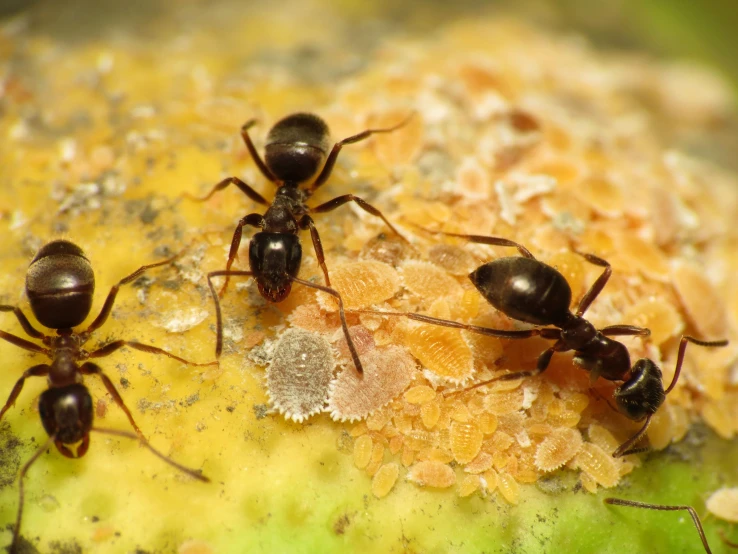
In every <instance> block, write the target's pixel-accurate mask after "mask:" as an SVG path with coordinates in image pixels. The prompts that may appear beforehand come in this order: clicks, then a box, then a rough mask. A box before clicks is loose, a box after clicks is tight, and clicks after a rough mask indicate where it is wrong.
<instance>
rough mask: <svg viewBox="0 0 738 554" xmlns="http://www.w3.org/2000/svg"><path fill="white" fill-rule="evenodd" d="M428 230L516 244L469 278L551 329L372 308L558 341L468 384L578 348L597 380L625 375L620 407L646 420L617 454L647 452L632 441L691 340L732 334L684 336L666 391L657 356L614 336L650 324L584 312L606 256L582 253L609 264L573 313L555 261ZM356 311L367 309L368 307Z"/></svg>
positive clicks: (511, 310) (503, 305) (510, 312)
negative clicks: (636, 351)
mask: <svg viewBox="0 0 738 554" xmlns="http://www.w3.org/2000/svg"><path fill="white" fill-rule="evenodd" d="M429 232H430V233H432V234H441V235H446V236H450V237H458V238H462V239H466V240H468V241H470V242H474V243H479V244H488V245H492V246H509V247H514V248H517V250H518V252H520V254H521V256H510V257H504V258H498V259H496V260H493V261H491V262H487V263H485V264H483V265H481V266H480V267H478V268H477V269H476V270H474V271H473V272H472V273H470V274H469V279H471V282H472V283H473V284H474V286H475V287H477V289H478V290H479V292H480V293H482V296H484V297H485V299H486V300H487V301H488V302H489V303H490V304H492V306H494V307H495V308H497V309H498V310H499V311H501V312H502V313H504V314H505V315H507V316H508V317H511V318H512V319H517V320H519V321H524V322H526V323H532V324H534V325H551V326H552V327H543V328H540V327H539V328H533V329H525V330H514V331H505V330H500V329H490V328H488V327H480V326H477V325H468V324H464V323H458V322H456V321H449V320H445V319H439V318H435V317H431V316H425V315H421V314H415V313H409V312H374V313H381V314H383V315H401V316H405V317H407V318H409V319H413V320H415V321H420V322H423V323H430V324H433V325H442V326H444V327H452V328H454V329H464V330H466V331H471V332H474V333H479V334H482V335H487V336H492V337H498V338H505V339H525V338H529V337H536V336H540V337H542V338H544V339H549V340H554V341H556V342H555V343H554V344H553V345H552V346H551V347H550V348H548V349H547V350H544V351H543V353H541V355H540V356H539V357H538V362H537V364H536V369H535V370H532V371H518V372H514V373H509V374H507V375H503V376H500V377H495V378H493V379H489V380H486V381H482V382H480V383H477V384H475V385H473V386H472V387H470V388H477V387H482V386H484V385H487V384H489V383H492V382H494V381H508V380H513V379H520V378H523V377H532V376H535V375H539V374H541V373H543V372H544V371H546V368H547V367H548V365H549V363H550V362H551V358H552V357H553V355H554V353H555V352H566V351H569V350H573V351H574V363H575V364H577V365H578V366H579V367H581V368H582V369H585V370H587V371H589V372H590V375H591V377H592V381H593V382H594V381H595V380H596V379H597V377H603V378H604V379H607V380H608V381H623V383H622V385H620V386H619V387H617V388H616V389H615V391H614V392H613V397H614V399H615V402H616V405H617V410H618V411H619V412H620V413H622V414H623V415H625V416H626V417H628V418H629V419H632V420H634V421H640V420H643V419H645V422H644V424H643V426H642V427H641V428H640V429H639V430H638V432H637V433H636V434H635V435H633V436H632V437H631V438H629V439H628V440H626V441H625V442H624V443H623V444H621V445H620V446H619V447H618V448H617V450H615V452H613V456H614V457H616V458H618V457H621V456H624V455H626V454H633V453H635V452H639V451H641V450H631V447H632V446H633V445H634V444H636V443H637V442H638V441H639V440H640V439H641V437H642V436H643V435H644V433H645V432H646V430H647V429H648V426H649V424H650V423H651V418H652V416H653V415H654V414H655V413H656V412H657V411H658V409H659V408H660V407H661V405H662V404H663V403H664V400H665V399H666V395H667V394H669V392H671V390H672V389H673V388H674V386H675V385H676V382H677V379H678V378H679V373H680V371H681V367H682V362H683V360H684V353H685V350H686V347H687V343H688V342H692V343H694V344H698V345H700V346H713V347H715V346H725V345H727V344H728V341H726V340H721V341H702V340H698V339H695V338H693V337H689V336H683V337H682V339H681V342H680V344H679V352H678V356H677V363H676V369H675V372H674V378H673V379H672V382H671V384H670V385H669V387H668V388H667V389H666V390H664V384H663V382H662V378H661V377H662V376H661V370H660V369H659V367H658V366H657V365H656V364H655V363H654V362H653V361H652V360H649V359H647V358H643V359H640V360H638V361H637V362H636V363H635V364H634V365H633V366H632V367H631V364H630V354H629V353H628V349H627V348H626V347H625V345H624V344H623V343H621V342H618V341H616V340H613V339H611V338H610V337H613V336H625V335H630V336H634V335H635V336H648V335H649V334H650V331H649V330H648V329H645V328H643V327H636V326H633V325H611V326H609V327H603V328H602V329H599V330H598V329H596V328H595V327H594V325H592V323H590V322H589V321H588V320H586V319H585V318H584V313H585V312H586V311H587V309H588V308H589V306H590V305H591V304H592V302H593V301H594V300H595V299H596V298H597V296H598V295H599V294H600V292H602V289H603V288H604V287H605V285H606V284H607V281H608V280H609V279H610V276H611V274H612V268H611V267H610V264H609V263H608V262H607V261H605V260H603V259H602V258H599V257H597V256H594V255H592V254H585V253H579V254H580V255H581V256H583V257H584V259H586V260H587V261H588V262H590V263H592V264H595V265H597V266H600V267H603V268H604V270H603V271H602V274H601V275H600V276H599V277H598V278H597V280H596V281H595V282H594V283H593V284H592V286H591V287H590V288H589V290H588V291H587V292H586V294H585V295H584V296H583V297H582V299H581V300H580V302H579V306H578V307H577V311H576V313H572V312H571V310H570V309H569V306H570V304H571V298H572V291H571V287H570V286H569V283H568V282H567V281H566V278H565V277H564V276H563V275H562V274H561V273H559V272H558V271H557V270H556V269H554V268H553V267H551V266H550V265H547V264H545V263H543V262H541V261H539V260H537V259H536V258H535V257H534V256H533V254H531V253H530V251H529V250H528V249H527V248H525V247H524V246H523V245H521V244H519V243H517V242H515V241H512V240H509V239H505V238H501V237H488V236H481V235H463V234H456V233H442V232H438V231H429ZM356 311H357V312H361V311H362V310H356ZM464 390H469V389H464Z"/></svg>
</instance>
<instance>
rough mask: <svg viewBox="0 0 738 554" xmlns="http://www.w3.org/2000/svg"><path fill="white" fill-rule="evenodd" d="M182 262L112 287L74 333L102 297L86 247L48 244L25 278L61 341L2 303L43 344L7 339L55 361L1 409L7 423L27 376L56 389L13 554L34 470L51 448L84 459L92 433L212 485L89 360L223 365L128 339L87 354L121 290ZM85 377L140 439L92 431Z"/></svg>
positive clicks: (31, 372)
mask: <svg viewBox="0 0 738 554" xmlns="http://www.w3.org/2000/svg"><path fill="white" fill-rule="evenodd" d="M177 257H178V256H174V257H172V258H169V259H166V260H164V261H161V262H157V263H153V264H149V265H145V266H142V267H140V268H139V269H137V270H136V271H134V272H133V273H131V274H130V275H128V276H127V277H125V278H123V279H121V280H120V281H119V282H118V284H116V285H115V286H113V287H112V288H111V289H110V292H109V293H108V296H107V298H106V299H105V303H104V304H103V307H102V309H101V310H100V313H99V315H98V316H97V317H96V318H95V320H94V321H93V322H92V323H91V324H90V326H89V327H88V328H87V329H86V330H85V331H74V330H73V327H75V326H77V325H80V324H81V323H82V322H83V321H84V320H85V319H86V318H87V316H88V315H89V313H90V309H91V307H92V297H93V294H94V291H95V275H94V273H93V271H92V266H91V264H90V262H89V260H88V259H87V257H86V256H85V254H84V252H83V251H82V249H81V248H80V247H79V246H77V245H76V244H74V243H72V242H69V241H66V240H55V241H53V242H50V243H48V244H46V245H45V246H43V247H42V248H41V249H40V250H39V251H38V253H37V254H36V257H35V258H33V260H32V261H31V264H30V266H29V267H28V272H27V274H26V295H27V296H28V300H29V302H30V304H31V311H32V312H33V315H34V316H35V317H36V319H37V320H38V322H39V323H40V324H41V325H43V326H44V327H47V328H49V329H53V330H55V331H56V335H45V334H44V333H42V332H41V331H39V330H37V329H36V328H35V327H33V325H32V324H31V323H30V322H29V321H28V318H27V317H26V316H25V314H24V313H23V311H22V310H21V309H20V308H18V307H17V306H10V305H0V311H2V312H13V314H14V315H15V317H16V318H17V319H18V321H19V322H20V325H21V327H22V328H23V330H24V331H25V333H26V334H27V335H28V336H29V337H31V338H34V339H39V340H41V342H42V343H43V346H40V345H38V344H35V343H33V342H31V341H28V340H26V339H24V338H21V337H19V336H16V335H13V334H11V333H7V332H5V331H0V339H3V340H6V341H8V342H9V343H11V344H14V345H15V346H19V347H20V348H23V349H25V350H30V351H31V352H35V353H37V354H44V355H45V356H47V357H48V358H50V359H51V364H38V365H34V366H33V367H30V368H29V369H27V370H26V371H24V372H23V375H22V376H21V378H20V379H18V381H17V382H16V384H15V386H14V387H13V390H12V391H11V392H10V397H9V398H8V401H7V402H6V403H5V405H4V406H3V408H2V410H0V420H2V417H3V415H5V412H7V411H8V409H9V408H10V407H11V406H13V405H14V404H15V401H16V399H17V398H18V396H19V395H20V393H21V390H23V384H24V383H25V380H26V379H27V378H29V377H47V379H48V387H49V388H48V389H47V390H46V391H44V392H43V393H42V394H41V397H40V398H39V414H40V416H41V423H42V424H43V426H44V429H45V430H46V433H47V434H48V435H49V438H48V440H47V441H46V442H45V443H44V444H43V445H42V446H41V447H40V448H39V449H38V450H36V452H35V453H34V454H33V456H31V458H30V459H29V460H28V461H27V462H26V463H25V465H24V466H23V467H22V469H21V471H20V478H19V480H20V484H19V494H20V499H19V503H18V516H17V519H16V522H15V529H14V530H13V542H12V543H11V546H10V552H14V551H15V549H16V545H17V544H18V539H19V537H20V528H21V518H22V515H23V479H24V477H25V475H26V473H27V472H28V470H29V468H30V467H31V465H32V464H33V463H34V462H35V461H36V460H37V459H38V458H39V457H40V456H41V454H42V453H43V452H44V451H45V450H47V449H48V448H49V447H50V446H51V444H52V443H53V444H54V445H55V446H56V448H57V450H58V451H59V452H61V454H62V455H64V456H66V457H67V458H80V457H82V456H84V455H85V453H86V452H87V449H88V447H89V445H90V432H91V431H96V432H98V433H105V434H108V435H115V436H120V437H126V438H131V439H138V440H139V441H140V442H141V444H143V445H144V446H145V447H146V448H148V449H149V450H150V451H151V452H153V453H154V455H156V456H157V457H159V458H161V459H162V460H164V461H165V462H166V463H168V464H169V465H171V466H173V467H175V468H176V469H178V470H179V471H182V472H183V473H186V474H187V475H190V476H191V477H194V478H195V479H198V480H200V481H205V482H209V481H210V480H209V479H208V478H207V477H205V476H204V475H202V474H201V473H200V472H199V471H197V470H194V469H190V468H187V467H185V466H183V465H181V464H179V463H177V462H175V461H174V460H172V459H170V458H169V457H167V456H165V455H164V454H162V453H161V452H159V451H158V450H156V449H154V447H153V446H151V445H150V444H149V442H148V441H147V440H146V438H145V437H144V435H143V432H142V431H141V429H139V427H138V425H137V424H136V422H135V421H134V419H133V415H132V414H131V412H130V410H129V409H128V407H127V406H126V405H125V403H124V402H123V398H122V397H121V396H120V394H119V393H118V391H117V389H116V388H115V385H113V382H112V381H111V380H110V378H109V377H108V376H107V375H106V374H105V373H104V372H103V370H102V369H101V368H100V367H99V366H98V365H97V364H95V363H93V362H91V361H88V360H90V359H94V358H102V357H104V356H108V355H109V354H112V353H113V352H115V351H116V350H119V349H120V348H122V347H124V346H127V347H129V348H133V349H135V350H141V351H143V352H150V353H153V354H163V355H165V356H167V357H169V358H172V359H174V360H177V361H179V362H182V363H184V364H188V365H193V366H207V365H213V364H217V363H218V362H217V361H216V362H209V363H195V362H190V361H188V360H185V359H184V358H180V357H179V356H175V355H174V354H171V353H170V352H167V351H166V350H162V349H161V348H157V347H156V346H150V345H147V344H141V343H139V342H135V341H126V340H116V341H113V342H110V343H108V344H106V345H104V346H101V347H100V348H97V349H96V350H93V351H92V352H89V351H87V350H85V349H84V348H83V346H84V344H85V343H86V342H87V341H88V340H89V339H90V337H91V335H92V333H93V332H94V331H96V330H97V329H99V328H100V327H101V326H102V325H103V324H104V323H105V322H106V321H107V319H108V317H109V316H110V313H111V311H112V309H113V304H114V303H115V299H116V296H117V294H118V290H119V288H120V287H121V286H122V285H125V284H127V283H130V282H131V281H133V280H135V279H136V278H138V277H139V276H140V275H141V274H142V273H144V272H145V271H146V270H148V269H151V268H154V267H159V266H162V265H166V264H169V263H171V262H172V261H173V260H174V259H176V258H177ZM79 362H82V365H79ZM84 375H97V376H98V377H100V379H101V380H102V382H103V384H104V385H105V388H106V389H107V391H108V393H109V394H110V396H112V397H113V400H114V401H115V403H116V404H117V405H118V406H119V407H120V409H121V410H123V412H125V414H126V416H127V417H128V421H129V422H130V424H131V426H132V427H133V429H134V430H135V431H136V433H135V434H134V433H130V432H127V431H121V430H116V429H103V428H100V427H94V426H93V421H92V419H93V404H92V397H91V396H90V393H89V391H88V390H87V387H86V386H85V385H84V384H83V382H82V379H83V376H84ZM74 445H78V446H77V448H76V455H75V454H74V453H73V451H72V449H71V448H70V447H72V446H74Z"/></svg>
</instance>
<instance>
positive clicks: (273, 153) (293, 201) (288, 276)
mask: <svg viewBox="0 0 738 554" xmlns="http://www.w3.org/2000/svg"><path fill="white" fill-rule="evenodd" d="M412 116H413V114H410V116H408V117H407V118H405V120H403V121H401V122H400V123H398V124H397V125H395V126H393V127H388V128H383V129H367V130H365V131H362V132H361V133H358V134H356V135H353V136H350V137H348V138H345V139H343V140H340V141H338V142H337V143H335V144H334V145H333V148H332V149H331V150H330V153H328V147H329V145H330V143H329V130H328V125H326V123H325V122H324V121H323V120H322V119H321V118H319V117H318V116H316V115H313V114H310V113H295V114H292V115H288V116H287V117H285V118H284V119H281V120H280V121H278V122H277V123H276V124H275V125H274V126H273V127H272V128H271V130H270V131H269V133H268V134H267V139H266V147H265V156H264V160H263V161H262V159H261V157H260V156H259V153H258V152H257V151H256V148H255V147H254V144H253V142H252V141H251V137H250V136H249V133H248V131H249V129H250V128H251V127H252V126H253V125H254V124H255V123H256V120H254V119H252V120H250V121H248V122H247V123H246V124H245V125H244V126H243V127H242V128H241V137H242V138H243V141H244V142H245V143H246V148H248V151H249V153H250V154H251V157H252V158H253V160H254V162H255V163H256V166H257V167H258V168H259V171H261V173H262V175H264V177H266V178H267V179H268V180H269V181H271V182H272V183H274V184H275V185H276V186H277V192H276V194H275V196H274V200H273V201H272V202H271V203H270V202H269V201H267V200H266V199H265V198H264V197H263V196H262V195H261V194H259V193H258V192H256V191H255V190H254V189H253V188H251V186H250V185H248V184H246V183H245V182H243V181H242V180H241V179H239V178H238V177H227V178H225V179H223V180H222V181H220V182H219V183H217V184H216V185H215V186H214V187H213V188H212V190H211V191H210V192H209V193H208V194H206V195H205V196H203V197H202V198H195V197H192V196H190V195H188V196H189V197H190V198H191V199H193V200H195V201H198V202H204V201H206V200H208V199H209V198H211V197H212V196H213V195H214V194H215V193H216V192H218V191H220V190H223V189H224V188H226V187H228V186H229V185H236V186H237V187H238V188H239V189H240V190H241V192H243V193H244V194H245V195H246V196H248V197H249V198H250V199H251V200H253V201H254V202H257V203H259V204H262V205H264V206H267V210H266V212H265V213H264V214H263V215H262V214H259V213H252V214H249V215H247V216H245V217H243V218H242V219H241V220H240V221H239V222H238V225H237V226H236V229H235V231H234V232H233V239H232V240H231V248H230V251H229V253H228V263H227V264H226V269H225V270H222V271H213V272H211V273H209V274H208V283H209V285H210V288H211V290H213V291H214V288H213V285H212V283H211V281H210V280H211V278H213V277H219V276H224V277H225V278H226V279H225V282H224V283H223V287H222V288H221V289H220V293H219V296H222V295H223V293H224V292H225V290H226V287H227V286H228V281H229V279H230V277H231V276H238V275H241V276H251V277H254V278H255V279H256V284H257V286H258V288H259V293H260V294H261V295H262V296H263V297H264V298H266V299H267V300H269V301H270V302H281V301H282V300H284V299H285V298H287V296H288V295H289V293H290V289H291V287H292V283H299V284H301V285H304V286H306V287H311V288H314V289H318V290H321V291H323V292H326V293H328V294H330V295H332V296H333V297H335V298H336V299H337V301H338V308H339V316H340V318H341V326H342V327H343V332H344V335H345V337H346V342H347V343H348V347H349V350H350V352H351V357H352V359H353V362H354V366H355V367H356V370H357V371H358V372H359V373H362V372H363V369H362V366H361V361H360V360H359V355H358V353H357V352H356V348H355V347H354V344H353V341H352V340H351V337H350V335H349V331H348V325H347V323H346V317H345V314H344V310H343V302H342V299H341V295H340V294H339V293H338V291H336V290H335V289H333V288H331V280H330V277H329V276H328V267H327V266H326V264H325V256H324V254H323V246H322V244H321V241H320V235H319V234H318V230H317V228H316V227H315V224H314V222H313V219H312V217H310V214H318V213H324V212H330V211H333V210H335V209H336V208H338V207H339V206H343V205H344V204H347V203H349V202H355V203H356V204H357V205H358V206H359V207H360V208H361V209H363V210H364V211H366V212H368V213H370V214H372V215H374V216H376V217H379V218H381V219H382V221H384V222H385V224H387V226H388V227H389V228H390V229H392V231H393V232H394V233H396V234H397V235H398V236H400V237H401V238H402V239H403V240H406V239H405V238H404V237H403V236H402V235H401V234H400V233H399V232H398V231H397V229H395V227H394V226H393V225H392V224H391V223H390V222H389V221H388V220H387V218H385V217H384V215H383V214H382V212H380V211H379V210H378V209H377V208H375V207H374V206H372V205H371V204H369V203H368V202H366V201H365V200H363V199H362V198H359V197H358V196H355V195H353V194H344V195H342V196H337V197H336V198H333V199H332V200H329V201H327V202H324V203H323V204H320V205H319V206H316V207H314V208H311V207H309V206H308V205H307V204H306V202H307V200H308V199H309V198H310V197H311V196H312V195H313V194H314V193H315V191H316V190H317V189H318V188H319V187H320V186H321V185H323V184H324V183H325V182H326V181H327V180H328V178H329V177H330V175H331V172H332V171H333V167H334V165H335V163H336V160H337V158H338V154H339V153H340V152H341V149H342V148H343V146H344V145H346V144H353V143H355V142H359V141H362V140H364V139H366V138H369V137H370V136H371V135H374V134H378V133H390V132H392V131H395V130H397V129H399V128H400V127H402V126H404V125H405V124H407V122H408V121H409V120H410V118H411V117H412ZM321 165H322V170H321V171H320V173H318V170H319V169H320V167H321ZM316 174H317V177H315V175H316ZM313 177H315V179H313ZM311 179H312V181H311ZM306 183H310V184H309V185H307V186H304V187H303V186H301V185H305V184H306ZM247 225H248V226H251V227H256V228H258V229H261V231H259V232H258V233H256V234H255V235H254V236H253V237H251V241H250V242H249V267H250V271H231V266H232V265H233V262H234V260H235V259H236V256H237V255H238V248H239V246H240V244H241V235H242V232H243V228H244V227H245V226H247ZM300 230H309V231H310V237H311V239H312V242H313V248H314V250H315V255H316V257H317V260H318V265H320V268H321V270H322V271H323V275H324V276H325V286H322V285H318V284H315V283H311V282H309V281H304V280H302V279H299V278H298V277H297V274H298V272H299V270H300V263H301V261H302V246H301V245H300V239H299V236H298V232H299V231H300ZM215 303H216V317H217V321H218V328H217V342H216V350H215V354H216V357H220V354H221V352H222V349H223V336H222V335H223V333H222V322H221V313H220V305H219V302H218V299H217V298H215Z"/></svg>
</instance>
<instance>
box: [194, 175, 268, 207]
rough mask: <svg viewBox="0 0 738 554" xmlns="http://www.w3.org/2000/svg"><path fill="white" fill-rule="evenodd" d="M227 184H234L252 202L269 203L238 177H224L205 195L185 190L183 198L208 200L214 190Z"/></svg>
mask: <svg viewBox="0 0 738 554" xmlns="http://www.w3.org/2000/svg"><path fill="white" fill-rule="evenodd" d="M228 185H236V186H237V187H238V188H239V189H240V190H241V192H243V193H244V194H245V195H246V196H248V197H249V198H251V200H253V201H254V202H258V203H259V204H263V205H265V206H268V205H269V202H268V201H267V200H266V199H265V198H264V197H263V196H262V195H261V194H259V193H258V192H256V191H255V190H254V189H252V188H251V187H250V186H249V185H247V184H246V183H244V182H243V181H242V180H241V179H239V178H238V177H226V178H225V179H223V180H222V181H220V182H219V183H217V184H216V185H215V186H214V187H213V188H212V189H211V190H210V192H209V193H207V194H206V195H205V196H202V197H200V196H193V195H191V194H190V193H189V192H185V193H184V196H185V198H188V199H190V200H192V201H193V202H205V201H207V200H210V198H212V196H213V195H214V194H215V193H216V192H218V191H221V190H223V189H224V188H226V187H227V186H228Z"/></svg>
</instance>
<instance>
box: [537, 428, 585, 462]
mask: <svg viewBox="0 0 738 554" xmlns="http://www.w3.org/2000/svg"><path fill="white" fill-rule="evenodd" d="M581 447H582V435H581V434H580V433H579V431H577V430H576V429H568V428H563V429H555V430H554V431H553V432H552V433H551V434H550V435H549V436H548V437H546V438H545V439H544V440H543V442H542V443H541V444H539V445H538V448H537V449H536V457H535V464H536V467H537V468H538V469H540V470H541V471H544V472H548V471H554V470H556V469H559V468H560V467H561V466H563V465H564V464H565V463H566V462H568V461H569V460H571V459H572V458H573V457H574V456H575V455H576V454H577V453H578V452H579V449H580V448H581Z"/></svg>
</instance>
